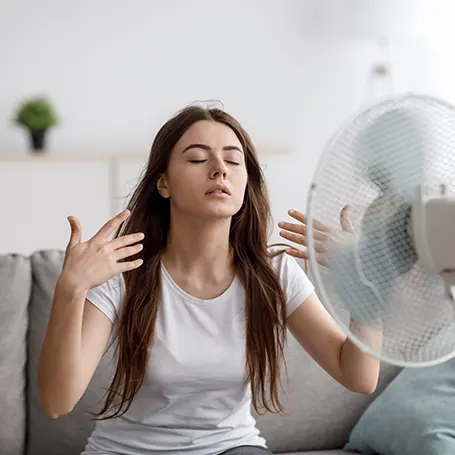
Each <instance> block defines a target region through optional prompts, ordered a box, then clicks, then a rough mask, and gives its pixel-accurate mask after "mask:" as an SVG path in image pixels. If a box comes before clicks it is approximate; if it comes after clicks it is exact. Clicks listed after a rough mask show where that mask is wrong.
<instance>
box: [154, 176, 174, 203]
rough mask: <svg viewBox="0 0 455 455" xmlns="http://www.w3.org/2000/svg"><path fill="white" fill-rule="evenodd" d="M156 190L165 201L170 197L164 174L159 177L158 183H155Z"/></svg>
mask: <svg viewBox="0 0 455 455" xmlns="http://www.w3.org/2000/svg"><path fill="white" fill-rule="evenodd" d="M156 188H157V190H158V192H159V193H160V195H161V196H162V197H164V198H165V199H167V198H169V197H170V196H171V195H170V193H169V188H168V185H167V181H166V176H165V175H164V174H161V175H160V178H159V179H158V182H157V183H156Z"/></svg>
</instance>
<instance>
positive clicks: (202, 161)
mask: <svg viewBox="0 0 455 455" xmlns="http://www.w3.org/2000/svg"><path fill="white" fill-rule="evenodd" d="M247 180H248V175H247V170H246V163H245V155H244V150H243V148H242V145H241V143H240V141H239V139H238V138H237V136H236V134H235V133H234V131H233V130H232V129H231V128H229V127H228V126H226V125H224V124H222V123H218V122H215V121H208V120H201V121H199V122H196V123H195V124H193V125H192V126H191V127H190V128H189V129H188V130H187V131H186V132H185V133H184V134H183V136H182V137H181V138H180V140H179V141H178V142H177V144H176V145H175V147H174V148H173V150H172V152H171V157H170V161H169V166H168V169H167V171H166V172H165V173H164V174H163V175H162V176H161V178H160V180H159V181H158V189H159V191H160V194H161V195H162V196H163V197H166V198H170V201H171V207H172V209H173V210H177V211H179V212H181V213H186V214H188V215H192V216H197V217H202V218H227V217H232V216H233V215H235V214H236V213H237V212H238V211H239V210H240V208H241V207H242V204H243V201H244V197H245V190H246V185H247Z"/></svg>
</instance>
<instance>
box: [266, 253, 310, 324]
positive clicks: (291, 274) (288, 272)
mask: <svg viewBox="0 0 455 455" xmlns="http://www.w3.org/2000/svg"><path fill="white" fill-rule="evenodd" d="M274 259H275V260H276V262H277V263H276V267H277V268H278V271H279V274H280V278H281V284H282V286H283V290H284V293H285V296H286V307H287V315H288V317H289V316H290V315H291V314H292V313H293V312H294V311H295V310H296V309H297V308H298V307H299V306H300V304H301V303H302V302H304V301H305V300H306V299H307V298H308V297H309V296H310V295H311V294H312V293H313V292H314V286H313V283H311V281H310V279H309V278H308V277H307V275H306V273H305V271H304V270H303V269H302V268H301V267H300V265H299V264H298V262H297V260H296V259H294V258H293V257H292V256H289V255H288V254H286V253H282V254H279V255H278V256H276V257H275V258H274Z"/></svg>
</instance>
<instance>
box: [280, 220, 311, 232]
mask: <svg viewBox="0 0 455 455" xmlns="http://www.w3.org/2000/svg"><path fill="white" fill-rule="evenodd" d="M278 226H279V227H280V228H283V229H286V230H287V231H291V232H295V233H296V234H302V235H304V234H305V231H306V228H305V225H304V224H301V223H299V224H297V223H287V222H285V221H280V222H279V223H278Z"/></svg>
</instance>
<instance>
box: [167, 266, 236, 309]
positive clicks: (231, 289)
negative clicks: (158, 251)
mask: <svg viewBox="0 0 455 455" xmlns="http://www.w3.org/2000/svg"><path fill="white" fill-rule="evenodd" d="M161 271H162V274H163V277H164V279H165V280H166V281H167V283H168V284H169V285H170V286H171V287H172V288H173V289H174V290H175V291H176V292H177V293H178V294H180V296H182V297H183V298H184V299H185V300H187V301H189V302H191V303H196V304H198V305H213V304H216V303H221V302H224V301H226V300H229V299H230V297H231V295H232V294H233V293H234V292H235V291H236V289H237V287H238V285H239V284H240V281H239V279H238V277H237V276H235V277H234V279H233V280H232V282H231V284H230V285H229V287H228V288H227V289H226V290H225V291H224V292H223V293H222V294H220V295H218V296H217V297H214V298H213V299H200V298H198V297H194V296H192V295H191V294H188V293H187V292H186V291H185V290H183V289H182V288H181V287H180V286H179V285H178V284H177V283H176V282H175V281H174V279H173V278H172V276H171V275H170V273H169V272H168V271H167V269H166V267H165V265H164V264H163V262H161Z"/></svg>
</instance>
